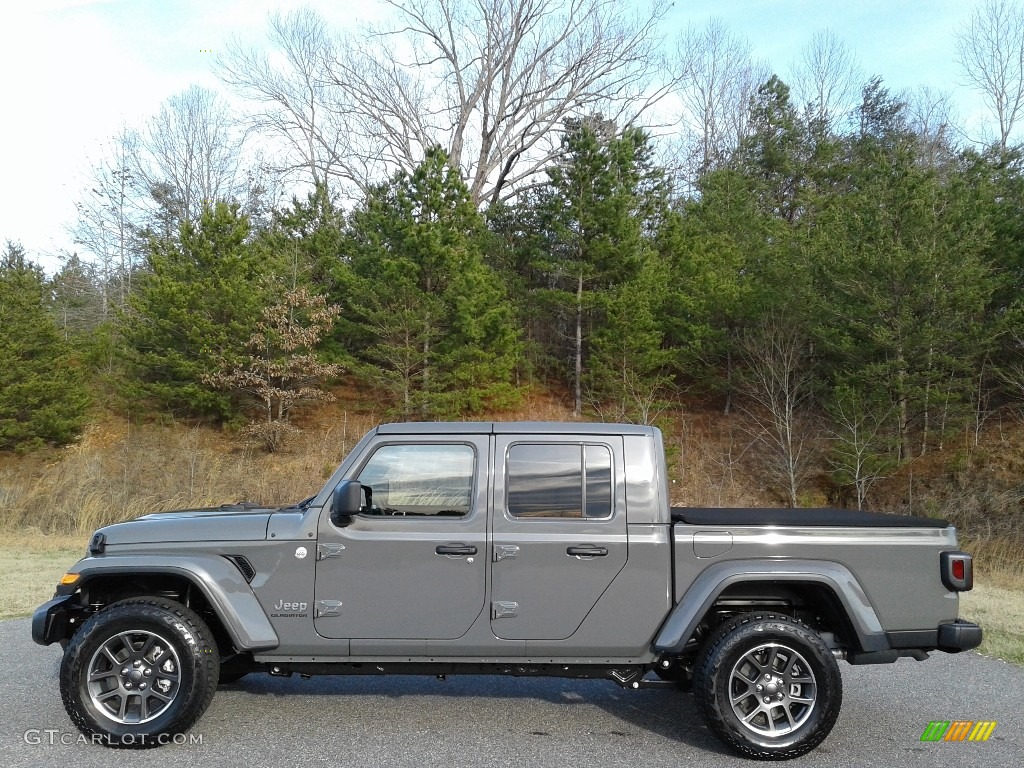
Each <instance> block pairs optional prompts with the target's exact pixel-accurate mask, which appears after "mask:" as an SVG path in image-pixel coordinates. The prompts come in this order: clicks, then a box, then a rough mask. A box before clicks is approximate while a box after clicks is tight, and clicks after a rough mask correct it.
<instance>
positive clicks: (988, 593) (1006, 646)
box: [960, 575, 1024, 664]
mask: <svg viewBox="0 0 1024 768" xmlns="http://www.w3.org/2000/svg"><path fill="white" fill-rule="evenodd" d="M996 581H999V582H1001V583H1002V584H1004V585H1006V586H993V585H991V584H984V583H981V584H976V585H975V587H974V589H973V590H971V591H970V592H966V593H964V594H963V595H962V596H961V598H960V615H961V616H963V617H964V618H967V619H970V620H971V621H974V622H977V623H978V624H980V625H981V628H982V631H983V633H984V638H985V639H984V642H983V643H982V644H981V648H979V649H978V650H979V651H980V652H981V653H984V654H985V655H986V656H994V657H996V658H999V659H1004V660H1005V661H1012V662H1014V663H1016V664H1024V582H1022V581H1018V580H1016V579H1014V578H1012V577H1007V576H1005V575H1004V576H1003V578H1002V579H996ZM1013 585H1016V586H1015V587H1014V586H1013Z"/></svg>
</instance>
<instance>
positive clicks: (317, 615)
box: [313, 600, 341, 619]
mask: <svg viewBox="0 0 1024 768" xmlns="http://www.w3.org/2000/svg"><path fill="white" fill-rule="evenodd" d="M313 607H314V613H313V618H314V619H322V618H326V617H328V616H341V600H317V601H316V602H315V603H314V604H313Z"/></svg>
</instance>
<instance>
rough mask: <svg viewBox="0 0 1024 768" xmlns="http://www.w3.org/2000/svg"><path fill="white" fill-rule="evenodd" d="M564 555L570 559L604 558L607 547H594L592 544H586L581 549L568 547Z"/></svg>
mask: <svg viewBox="0 0 1024 768" xmlns="http://www.w3.org/2000/svg"><path fill="white" fill-rule="evenodd" d="M565 554H567V555H569V556H571V557H605V556H606V555H607V554H608V547H595V546H594V545H593V544H586V545H584V546H582V547H569V548H568V549H566V550H565Z"/></svg>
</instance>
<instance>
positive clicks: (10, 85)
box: [0, 0, 980, 268]
mask: <svg viewBox="0 0 1024 768" xmlns="http://www.w3.org/2000/svg"><path fill="white" fill-rule="evenodd" d="M978 2H980V0H959V1H958V0H928V1H925V0H902V1H901V0H889V1H888V2H885V1H884V0H853V2H844V3H839V2H827V1H814V0H774V1H769V0H717V2H714V1H712V0H689V1H688V0H676V2H675V3H674V5H673V7H672V8H671V10H670V11H669V13H668V16H667V19H666V23H665V24H664V26H663V32H664V33H665V34H666V35H667V36H672V35H674V34H675V33H676V32H678V31H681V30H683V29H685V28H686V27H687V25H689V24H691V23H692V24H697V25H703V24H705V23H706V22H707V20H708V19H709V18H711V17H718V18H720V19H721V20H722V21H723V22H724V23H725V24H726V26H727V27H729V29H730V30H732V31H733V32H736V33H739V34H741V35H743V36H745V37H746V38H747V39H748V40H749V41H750V42H751V44H752V45H753V48H754V55H755V56H756V57H757V58H760V59H765V60H767V61H768V62H769V63H770V64H771V65H772V66H773V68H774V69H775V70H776V71H777V72H779V73H780V74H781V75H782V76H783V77H785V73H786V72H787V71H788V69H789V65H790V63H791V62H792V61H793V60H794V59H795V57H796V56H797V55H798V53H799V51H800V49H801V48H802V47H803V46H804V45H805V44H806V43H807V41H808V40H809V39H810V38H811V36H812V35H813V33H814V32H815V31H818V30H822V29H831V30H832V31H834V32H835V33H836V34H837V35H838V36H839V37H840V38H841V39H842V40H843V41H844V42H845V43H846V44H847V45H848V46H849V47H850V48H851V49H852V50H853V52H854V53H855V54H856V55H857V56H858V57H859V59H860V62H861V65H862V67H863V69H864V70H865V72H866V74H868V75H872V74H877V75H880V76H881V77H882V78H883V79H884V80H885V81H886V83H887V85H889V87H891V88H892V89H894V90H900V89H903V88H911V87H914V86H917V85H922V84H923V85H929V86H931V87H933V88H937V89H940V90H941V89H945V90H951V91H953V92H954V95H955V97H956V101H957V103H958V104H959V106H960V110H961V112H962V113H963V114H965V115H970V114H972V113H973V112H974V111H976V110H977V109H978V106H977V105H978V102H977V99H976V97H974V96H973V95H972V94H971V93H970V92H969V91H968V90H967V89H966V88H965V87H963V86H962V85H960V84H959V83H958V80H959V79H960V78H959V74H958V72H957V68H956V65H955V64H954V62H953V34H954V31H955V30H956V28H957V27H958V26H960V25H961V24H962V23H963V22H964V21H965V20H966V19H967V18H968V16H969V15H970V12H971V10H972V9H973V8H974V7H975V6H976V5H977V3H978ZM299 5H308V6H311V7H313V8H315V9H317V10H318V11H320V12H321V13H322V14H323V15H324V17H325V18H327V19H328V21H330V22H331V23H332V24H333V25H334V26H335V27H336V28H341V27H342V25H345V24H351V23H353V21H355V20H359V19H367V18H376V17H382V16H384V15H385V13H386V11H385V10H384V8H383V7H382V4H381V3H380V2H379V0H358V2H353V1H352V0H331V1H329V0H308V1H307V2H288V1H287V0H284V1H282V0H248V1H244V0H217V1H216V2H214V1H211V0H33V2H31V3H29V2H24V3H22V2H3V3H2V4H0V71H2V72H3V73H4V74H3V80H2V81H0V82H2V97H3V103H4V107H5V108H4V110H3V113H4V117H3V119H2V121H0V125H2V127H0V168H2V169H3V182H4V183H3V184H0V244H2V242H3V241H4V240H7V239H10V240H15V241H21V242H22V244H23V245H24V246H25V247H26V249H27V250H28V251H29V254H30V255H31V256H32V257H33V258H36V259H39V260H42V261H44V263H46V264H47V266H48V267H50V268H52V267H53V266H54V265H55V264H56V260H55V256H56V254H57V253H58V252H59V251H60V250H61V249H69V248H72V247H73V246H72V244H71V241H70V238H69V237H68V235H67V234H66V231H65V230H66V226H67V225H68V224H69V223H70V222H71V221H72V220H73V218H74V201H75V200H76V199H77V198H78V197H79V195H80V192H81V190H82V189H83V187H84V185H85V183H86V178H87V173H88V170H89V168H90V165H91V164H92V163H94V162H95V161H96V159H98V157H99V156H100V154H101V152H102V146H103V143H104V142H105V141H106V140H107V139H108V138H109V137H110V136H112V135H114V134H115V133H116V132H117V131H118V130H119V128H120V127H121V126H122V125H125V124H127V125H129V126H133V127H134V126H140V125H141V124H142V123H143V122H144V121H145V120H146V118H147V117H148V116H149V115H151V114H152V113H154V112H155V111H156V110H157V108H158V107H159V105H160V103H161V102H162V101H163V100H165V99H166V98H167V97H169V96H171V95H173V94H175V93H177V92H180V91H182V90H184V89H185V88H187V87H188V86H189V85H191V84H193V83H198V84H200V85H204V86H207V87H211V88H219V83H218V81H217V79H216V78H215V77H214V76H213V74H212V72H211V66H210V65H211V59H212V54H210V53H205V52H204V51H208V50H214V51H216V50H218V49H221V48H223V47H224V45H225V44H226V42H227V41H228V40H229V39H230V38H231V37H232V36H237V37H239V38H240V39H241V40H243V41H244V42H247V43H251V44H261V43H262V42H263V41H264V39H265V29H266V18H267V15H268V13H270V12H271V11H273V10H277V9H280V10H288V9H290V8H293V7H296V6H299Z"/></svg>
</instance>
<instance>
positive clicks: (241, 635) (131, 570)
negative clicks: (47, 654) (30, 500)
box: [36, 553, 280, 651]
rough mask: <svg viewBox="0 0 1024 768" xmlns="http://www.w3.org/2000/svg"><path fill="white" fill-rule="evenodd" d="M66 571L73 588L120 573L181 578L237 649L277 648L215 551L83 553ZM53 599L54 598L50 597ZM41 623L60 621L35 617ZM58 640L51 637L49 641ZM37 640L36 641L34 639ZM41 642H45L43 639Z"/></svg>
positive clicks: (252, 598)
mask: <svg viewBox="0 0 1024 768" xmlns="http://www.w3.org/2000/svg"><path fill="white" fill-rule="evenodd" d="M70 572H71V573H77V574H79V579H78V581H77V582H76V583H75V585H74V586H75V588H76V589H77V588H79V587H81V586H84V585H87V584H88V583H89V581H91V580H92V579H94V578H96V577H97V576H122V577H124V578H125V579H130V578H131V577H132V576H135V575H142V574H153V575H161V574H163V575H168V576H176V577H179V578H183V579H185V580H187V581H188V582H190V583H191V584H192V585H193V586H194V587H196V588H197V589H198V590H199V591H200V592H202V594H203V596H204V597H205V598H206V600H207V602H208V603H209V604H210V607H211V608H213V610H214V612H215V613H216V614H217V617H218V618H219V619H220V620H221V623H223V625H224V628H225V629H226V630H227V632H228V634H229V635H230V636H231V640H232V642H233V643H234V645H235V647H236V648H238V650H240V651H266V650H271V649H273V648H277V647H278V645H280V640H279V639H278V637H277V632H275V631H274V627H273V625H271V623H270V619H269V618H268V617H267V614H266V613H265V612H264V610H263V607H262V606H261V605H260V603H259V600H257V599H256V595H255V594H253V591H252V588H251V587H250V586H249V584H248V583H247V582H246V580H245V578H244V577H243V576H242V574H241V573H240V572H239V570H238V568H236V567H235V565H234V564H233V563H231V562H230V561H228V560H227V559H226V558H224V557H221V556H220V555H188V556H181V555H159V554H146V555H111V554H109V553H108V554H105V555H102V556H100V557H86V558H84V559H82V560H79V561H78V562H77V563H76V564H75V565H74V566H73V567H72V568H71V571H70ZM51 603H53V601H51ZM51 603H47V604H46V605H44V606H41V607H40V608H39V609H37V611H42V610H43V608H49V610H50V612H51V614H52V613H53V612H54V611H59V610H60V609H61V607H62V606H61V605H56V606H51ZM40 621H41V622H43V626H45V625H46V624H50V623H51V622H53V623H54V626H59V620H54V619H50V620H46V619H40ZM56 639H58V638H53V639H51V640H50V642H53V641H54V640H56ZM36 642H39V640H37V641H36ZM44 644H46V643H44Z"/></svg>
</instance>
